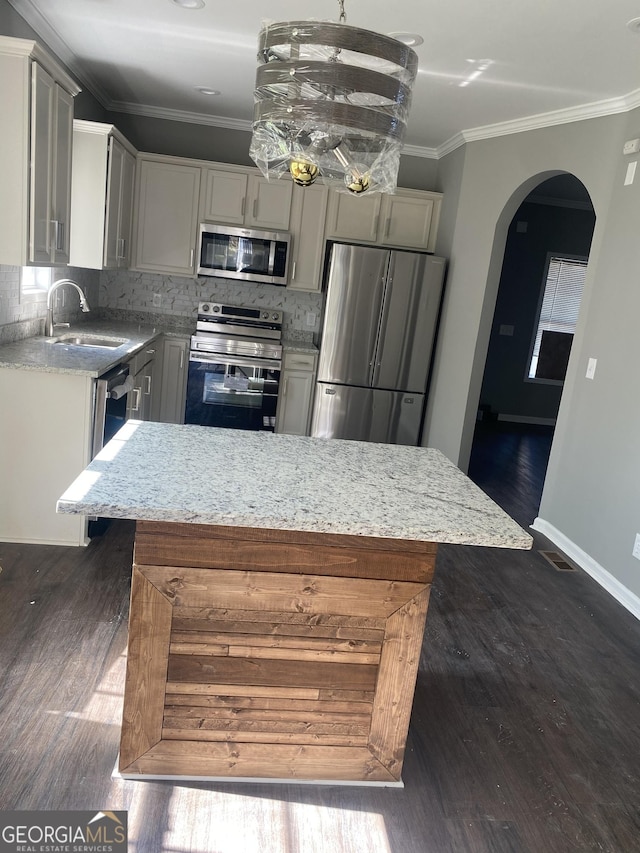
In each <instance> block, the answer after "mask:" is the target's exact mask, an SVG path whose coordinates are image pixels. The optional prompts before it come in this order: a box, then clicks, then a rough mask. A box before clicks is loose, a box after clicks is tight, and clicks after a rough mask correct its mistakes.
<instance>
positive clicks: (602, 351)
mask: <svg viewBox="0 0 640 853" xmlns="http://www.w3.org/2000/svg"><path fill="white" fill-rule="evenodd" d="M638 135H640V110H636V111H634V112H633V113H629V114H626V115H625V114H623V115H616V116H610V117H606V118H600V119H592V120H588V121H582V122H575V123H573V124H567V125H562V126H558V127H553V128H546V129H541V130H535V131H529V132H524V133H519V134H513V135H510V136H504V137H500V138H495V139H491V140H483V141H478V142H474V143H470V144H468V145H467V146H466V149H467V150H466V151H465V154H464V157H463V158H462V157H460V155H458V154H457V152H455V153H454V155H452V156H454V157H456V156H457V160H456V168H455V169H453V170H449V171H447V168H446V163H444V164H443V165H444V166H445V168H444V169H443V172H442V176H443V185H442V187H441V189H442V190H443V191H444V192H445V198H446V193H447V184H448V183H449V182H450V183H451V185H452V188H453V189H454V191H455V192H456V193H457V192H458V186H459V203H458V205H457V209H456V214H455V227H454V229H453V231H452V233H451V234H450V243H449V246H448V247H447V248H448V251H449V254H450V257H451V258H452V260H453V263H452V264H451V268H450V274H449V277H448V281H447V291H446V298H445V306H444V314H443V324H442V327H441V334H440V339H439V346H438V350H437V360H436V369H435V375H434V381H433V385H432V393H431V398H430V406H429V412H428V419H427V424H426V430H425V435H424V437H423V444H425V445H427V444H428V445H432V446H435V447H439V448H440V449H441V450H442V451H443V452H445V453H446V454H447V456H449V457H450V458H451V459H452V460H453V461H454V462H456V463H457V464H459V465H460V466H461V467H463V468H465V467H466V465H467V463H468V459H469V453H470V448H471V442H472V438H473V429H474V424H475V415H476V408H477V403H478V398H479V391H480V385H481V381H482V374H483V370H484V363H485V358H486V351H487V342H488V338H489V330H490V326H491V319H492V316H493V311H494V307H495V299H496V293H497V286H498V280H499V273H500V267H501V263H502V257H503V254H504V246H505V235H506V228H507V226H508V223H509V221H510V220H511V218H512V216H513V214H514V213H515V210H516V209H517V207H518V205H519V204H520V202H521V201H522V200H523V198H524V197H525V196H526V195H527V193H528V192H529V191H530V190H531V189H532V188H533V186H535V185H536V184H537V183H539V182H540V181H541V180H542V179H544V178H546V177H549V176H550V175H552V174H554V173H557V172H559V171H566V172H569V173H572V174H574V175H575V176H576V177H577V178H579V180H581V181H582V183H583V184H584V185H585V187H586V188H587V190H588V192H589V194H590V196H591V200H592V202H593V206H594V209H595V212H596V227H595V231H594V238H593V243H592V247H591V255H590V262H589V268H588V272H587V282H586V285H585V294H584V298H583V303H582V308H581V313H580V318H579V322H578V329H577V333H576V338H575V342H574V347H573V350H572V354H571V360H570V363H569V370H568V373H567V381H566V384H565V391H564V393H563V397H562V402H561V405H560V411H559V416H558V425H557V429H556V434H555V439H554V445H553V451H552V454H551V459H550V462H549V468H548V473H547V480H546V484H545V490H544V494H543V498H542V505H541V507H540V518H541V519H542V520H543V521H544V522H546V523H547V524H548V525H549V526H550V527H551V528H552V529H554V530H557V531H560V532H561V533H562V535H563V536H564V537H566V538H567V540H568V541H570V542H571V543H574V544H575V546H576V548H577V549H579V550H580V551H582V552H584V554H585V555H588V558H589V559H590V560H591V561H593V563H594V564H595V565H597V566H599V567H601V568H602V569H603V570H604V571H605V572H608V573H610V575H611V576H612V577H613V578H614V579H615V581H616V582H618V583H619V584H621V585H622V586H623V587H624V588H626V589H627V590H629V591H630V592H631V593H632V594H633V595H635V596H640V563H639V562H638V561H637V560H635V559H634V558H633V557H632V556H631V550H632V547H633V543H634V538H635V534H636V532H640V485H639V483H640V450H639V448H638V438H639V436H640V394H639V393H638V387H639V382H638V368H639V367H640V334H638V331H637V328H636V319H637V318H638V317H639V316H640V286H639V285H638V270H640V240H639V239H638V234H640V179H639V180H637V181H636V183H635V184H633V185H632V186H629V187H624V186H623V179H624V173H625V170H626V164H627V162H628V160H629V158H628V157H627V158H625V157H624V156H623V155H622V145H623V142H624V140H625V139H628V138H633V137H636V136H638ZM448 159H449V158H447V160H448ZM590 356H593V357H596V358H598V371H597V373H596V378H595V379H594V380H593V381H591V380H588V379H586V378H585V369H586V360H587V358H588V357H590Z"/></svg>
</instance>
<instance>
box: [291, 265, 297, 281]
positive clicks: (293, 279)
mask: <svg viewBox="0 0 640 853" xmlns="http://www.w3.org/2000/svg"><path fill="white" fill-rule="evenodd" d="M296 263H297V261H294V262H293V269H292V270H291V281H295V280H296Z"/></svg>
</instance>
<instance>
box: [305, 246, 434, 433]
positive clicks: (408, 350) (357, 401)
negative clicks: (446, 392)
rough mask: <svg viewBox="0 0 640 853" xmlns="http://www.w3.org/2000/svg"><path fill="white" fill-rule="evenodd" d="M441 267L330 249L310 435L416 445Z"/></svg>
mask: <svg viewBox="0 0 640 853" xmlns="http://www.w3.org/2000/svg"><path fill="white" fill-rule="evenodd" d="M445 266H446V263H445V260H444V258H439V257H435V256H433V255H427V254H424V253H420V252H405V251H400V250H390V249H379V248H376V247H366V246H352V245H348V244H344V243H334V244H333V246H332V247H331V255H330V259H329V265H328V272H327V280H326V285H327V300H326V306H325V318H324V327H323V331H322V340H321V344H320V357H319V361H318V376H317V384H316V390H315V398H314V407H313V417H312V423H311V435H312V436H316V437H318V438H349V439H357V440H361V441H379V442H383V443H386V444H413V445H416V444H418V441H419V437H420V436H419V433H420V427H421V423H422V416H423V409H424V403H425V393H426V390H427V380H428V377H429V368H430V365H431V359H432V355H433V348H434V341H435V334H436V326H437V321H438V314H439V310H440V300H441V295H442V287H443V281H444V272H445Z"/></svg>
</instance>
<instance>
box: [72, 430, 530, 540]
mask: <svg viewBox="0 0 640 853" xmlns="http://www.w3.org/2000/svg"><path fill="white" fill-rule="evenodd" d="M57 508H58V512H61V513H82V514H85V515H99V516H106V517H110V518H131V519H140V520H148V521H165V522H188V523H196V524H216V525H231V526H236V527H262V528H267V529H272V530H298V531H307V532H312V533H334V534H345V535H355V536H372V537H382V538H393V539H413V540H419V541H428V542H449V543H458V544H464V545H488V546H496V547H504V548H530V547H531V542H532V539H531V536H529V535H528V534H527V533H525V531H524V530H523V529H522V528H521V527H520V526H519V525H518V524H516V522H515V521H513V519H511V518H510V517H509V516H508V515H507V514H506V513H505V512H504V511H503V510H502V509H500V508H499V507H498V506H497V504H495V503H494V502H493V501H492V500H491V499H490V498H489V497H488V496H487V495H485V493H484V492H482V491H481V489H479V488H478V487H477V486H476V485H475V484H474V483H472V482H471V480H469V478H468V477H466V476H465V475H464V474H463V473H462V472H461V471H460V470H459V469H458V468H457V467H456V466H455V465H453V464H452V463H451V462H450V461H449V460H448V459H447V458H446V457H445V456H444V455H443V454H442V453H440V452H439V451H437V450H433V449H429V448H418V447H407V446H403V445H390V444H373V443H369V442H360V441H342V440H331V441H328V440H325V439H314V438H307V437H303V436H293V435H274V434H272V433H267V432H249V431H244V430H229V429H214V428H211V427H199V426H191V425H177V424H158V423H149V422H137V421H129V422H128V424H127V425H126V426H125V427H123V428H122V429H121V430H120V432H119V433H118V434H117V435H116V437H115V438H114V439H113V440H112V441H111V442H110V443H109V445H108V446H107V447H106V448H105V449H104V450H103V451H102V452H101V453H99V454H98V456H96V458H95V459H94V460H93V461H92V462H91V464H90V465H89V466H88V468H86V469H85V471H84V472H83V473H82V474H80V476H79V477H78V478H77V480H76V481H75V482H74V483H73V484H72V485H71V486H70V487H69V489H67V491H66V492H65V493H64V494H63V495H62V497H61V498H60V500H59V501H58V507H57Z"/></svg>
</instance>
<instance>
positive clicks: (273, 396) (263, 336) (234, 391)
mask: <svg viewBox="0 0 640 853" xmlns="http://www.w3.org/2000/svg"><path fill="white" fill-rule="evenodd" d="M281 340H282V312H281V311H275V310H272V309H263V308H248V307H242V306H237V305H222V304H220V303H214V302H201V303H200V305H199V306H198V319H197V323H196V333H195V335H193V336H192V338H191V350H190V353H189V376H188V381H187V402H186V408H185V423H187V424H200V425H201V426H215V427H227V428H231V429H249V430H266V431H269V432H273V430H274V428H275V424H276V407H277V404H278V389H279V386H280V371H281V366H282V343H281Z"/></svg>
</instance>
